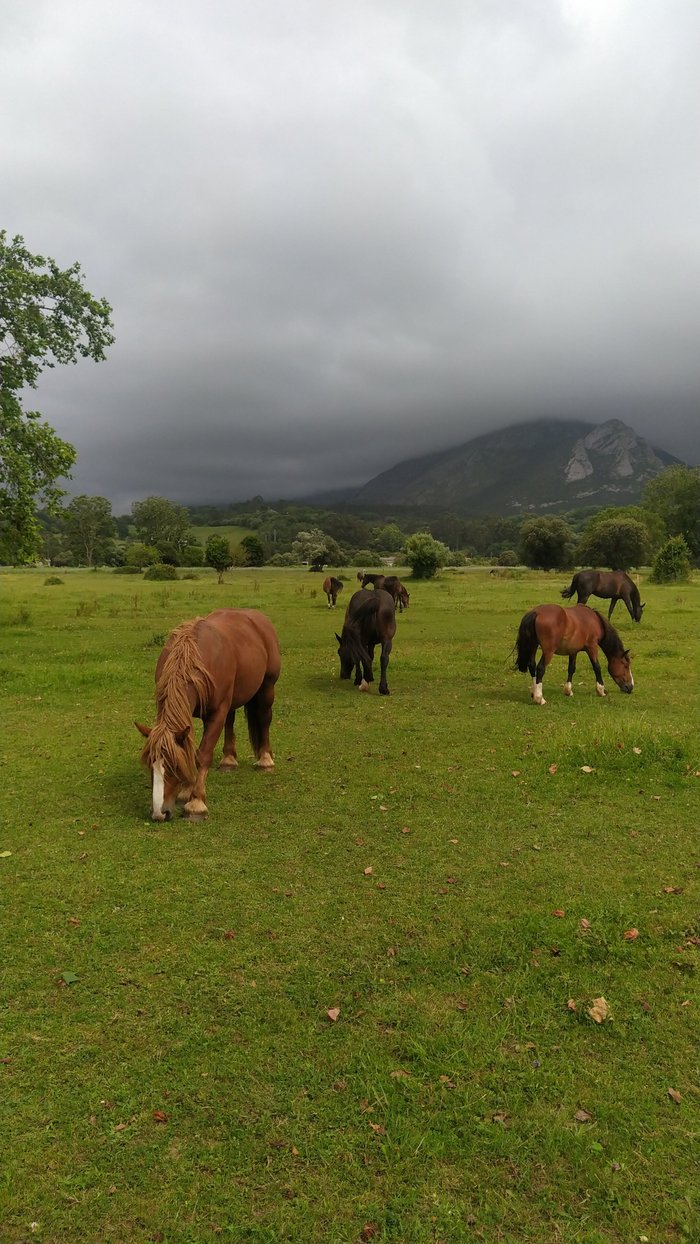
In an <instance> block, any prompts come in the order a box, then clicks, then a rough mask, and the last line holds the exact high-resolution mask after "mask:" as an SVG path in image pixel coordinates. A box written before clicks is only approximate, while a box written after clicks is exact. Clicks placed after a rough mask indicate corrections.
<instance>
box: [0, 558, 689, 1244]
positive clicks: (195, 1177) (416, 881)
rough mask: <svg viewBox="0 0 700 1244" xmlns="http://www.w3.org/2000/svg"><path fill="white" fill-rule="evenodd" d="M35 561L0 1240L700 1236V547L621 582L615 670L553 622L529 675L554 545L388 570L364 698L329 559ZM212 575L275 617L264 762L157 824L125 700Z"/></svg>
mask: <svg viewBox="0 0 700 1244" xmlns="http://www.w3.org/2000/svg"><path fill="white" fill-rule="evenodd" d="M345 573H346V574H347V575H348V577H350V576H351V574H352V572H345ZM45 577H46V572H17V573H6V574H3V575H2V576H0V621H1V623H2V635H3V641H4V643H3V654H2V657H1V658H0V667H1V669H0V673H1V676H2V691H3V700H2V702H3V706H4V721H3V733H2V763H3V766H4V787H5V794H4V800H3V819H2V829H1V830H0V886H1V887H2V920H3V951H2V964H1V969H0V970H1V974H2V999H3V1003H2V1012H1V1013H0V1014H1V1016H2V1018H1V1021H0V1084H1V1087H0V1120H1V1127H0V1144H1V1147H2V1161H0V1239H1V1240H2V1241H3V1244H5V1242H8V1241H9V1242H11V1244H18V1242H22V1244H24V1242H25V1241H30V1240H40V1241H43V1242H44V1244H58V1242H59V1241H60V1242H61V1244H65V1242H72V1241H95V1242H97V1241H108V1242H109V1244H121V1242H125V1241H126V1242H131V1241H166V1242H171V1241H172V1242H173V1244H174V1242H180V1241H189V1242H192V1244H200V1241H201V1242H207V1241H215V1240H219V1239H223V1240H232V1241H249V1242H255V1244H263V1242H264V1244H277V1242H278V1241H294V1242H302V1244H307V1242H309V1244H311V1242H312V1244H317V1242H318V1244H354V1242H355V1241H358V1240H369V1239H374V1240H375V1241H391V1242H392V1244H440V1242H442V1244H453V1242H459V1241H487V1242H488V1244H491V1242H495V1241H502V1242H504V1244H511V1242H515V1241H518V1242H520V1241H527V1242H528V1244H552V1242H553V1241H554V1242H556V1241H562V1242H563V1244H608V1242H610V1241H620V1242H622V1244H634V1242H637V1241H644V1240H648V1241H649V1242H650V1244H660V1242H661V1241H670V1242H674V1244H675V1242H676V1241H687V1242H691V1244H696V1242H697V1241H698V1240H700V1189H699V1182H700V1181H698V1153H699V1152H700V1145H699V1140H700V1072H699V1067H698V1062H699V1059H698V1027H699V1020H700V1016H699V1010H700V998H699V995H698V955H699V949H698V945H699V940H700V885H699V882H700V845H699V843H698V822H699V812H700V777H699V776H698V773H699V772H700V734H699V732H698V728H697V727H698V714H697V710H698V680H697V669H698V655H699V653H698V639H697V637H698V628H699V625H700V585H699V584H697V583H695V584H693V585H691V586H686V587H682V588H666V589H662V588H653V587H649V586H648V585H646V584H645V585H644V586H643V589H642V599H643V600H646V602H647V608H646V611H645V614H644V621H643V622H642V624H641V625H640V626H636V627H633V624H632V623H631V621H630V620H629V618H628V616H627V614H626V612H625V611H624V609H623V608H622V607H618V610H617V613H616V615H615V621H616V622H617V624H618V626H619V629H620V631H621V633H622V635H623V637H624V639H625V640H626V642H627V643H628V644H629V645H630V646H631V647H632V650H633V656H634V659H633V670H634V675H635V682H636V688H635V692H634V695H632V696H623V695H621V694H620V693H619V692H618V691H617V689H616V688H615V687H614V685H613V684H612V683H611V682H610V680H609V679H608V680H607V682H608V689H609V694H608V697H607V699H605V700H601V699H598V698H597V697H596V696H595V693H594V680H593V676H592V673H591V671H590V668H589V667H588V662H587V661H586V659H585V658H583V660H580V662H579V670H578V674H577V678H576V681H575V697H574V699H573V700H567V699H565V698H564V696H563V695H562V693H561V686H562V683H563V681H564V676H565V671H566V664H565V661H564V660H563V659H555V662H554V667H553V672H550V674H549V676H548V678H547V679H546V681H545V695H546V697H547V700H548V703H547V705H546V707H545V708H537V707H535V706H534V705H532V703H531V702H530V699H529V695H528V679H527V677H526V676H523V675H518V674H514V673H513V672H512V671H511V669H510V662H509V652H510V650H511V647H512V644H513V641H514V637H515V632H516V629H517V625H518V622H519V620H520V617H521V615H522V613H523V612H524V611H525V610H526V609H527V608H528V607H530V606H531V605H533V604H536V603H539V602H542V601H546V600H556V599H558V593H559V589H560V587H561V586H563V585H564V580H565V578H566V576H539V577H538V576H535V575H527V574H521V575H519V576H515V577H513V578H498V579H495V578H491V577H490V576H489V574H488V572H485V571H484V572H472V573H470V574H458V573H457V574H448V573H445V574H443V576H442V577H441V578H440V579H439V580H438V581H437V582H435V583H434V584H413V585H412V591H411V608H410V610H409V611H408V612H407V613H405V614H404V615H403V616H402V617H400V618H399V622H398V634H397V638H396V641H395V645H394V652H393V655H392V660H391V664H390V667H389V686H390V688H391V692H392V694H391V696H390V697H389V698H388V699H380V697H379V696H378V695H377V693H376V684H375V686H374V688H373V690H372V693H371V694H370V695H360V694H358V693H357V692H356V691H355V689H354V688H353V687H352V686H351V685H350V684H348V683H342V684H341V683H340V682H339V680H338V677H337V674H338V670H337V664H338V663H337V656H336V645H335V641H334V639H333V630H334V628H337V629H340V627H339V623H340V621H341V619H342V612H341V610H340V609H338V610H337V611H336V613H335V614H329V612H328V610H327V608H326V605H325V598H324V597H323V595H322V593H321V591H320V577H319V576H312V575H310V574H308V573H306V572H303V571H298V570H289V571H284V570H282V571H276V572H273V571H269V570H264V571H257V572H253V571H247V570H246V571H236V572H232V573H231V574H230V575H228V576H227V580H226V582H225V583H224V584H223V585H222V586H221V587H219V586H217V584H216V581H215V576H214V575H213V573H211V572H202V574H201V577H200V579H198V580H196V581H191V580H190V581H185V582H180V583H174V584H158V583H147V582H143V581H142V580H140V579H137V580H136V581H135V580H134V579H133V578H124V577H122V578H120V577H118V576H113V575H111V574H109V573H107V572H104V573H102V572H100V573H88V572H69V573H63V572H61V577H62V578H63V579H64V580H65V582H64V583H63V584H61V585H56V586H46V585H45V583H44V580H45ZM350 589H351V583H350V582H348V583H347V585H346V589H345V597H346V598H347V596H349V594H350ZM342 600H343V597H341V601H342ZM343 603H344V602H343ZM220 605H245V606H254V607H257V608H260V609H262V610H264V611H265V612H266V613H268V614H269V615H270V617H271V618H272V619H273V620H274V622H275V624H276V626H277V629H278V634H279V636H280V640H281V644H282V651H283V662H284V664H283V674H282V679H281V681H280V684H279V688H278V697H277V703H276V709H275V716H274V720H273V726H272V743H273V748H274V749H275V753H276V762H277V765H276V770H275V772H274V773H273V774H270V775H266V774H261V773H258V772H256V771H254V770H253V769H252V767H251V764H250V752H249V749H248V744H247V739H245V738H241V739H240V745H239V757H240V759H241V761H242V764H241V768H240V769H239V771H238V772H237V773H236V774H235V775H233V776H230V775H224V774H219V773H217V772H216V771H214V772H213V773H212V775H211V777H210V781H209V788H208V796H209V798H208V802H209V807H210V817H209V820H208V821H207V822H206V823H204V824H197V825H191V824H189V823H187V822H185V821H183V820H178V821H175V822H173V823H172V824H166V825H155V824H152V823H151V822H150V821H149V819H148V813H149V809H150V790H149V782H148V778H147V776H146V774H145V773H144V772H143V770H141V769H140V767H139V763H138V756H139V750H140V740H139V737H138V735H137V733H136V730H135V729H134V726H133V721H134V718H136V719H138V720H142V721H147V722H150V721H152V720H153V707H152V705H153V671H154V667H155V662H156V658H157V655H158V652H159V649H160V646H161V644H162V641H163V639H164V637H165V636H166V634H167V633H168V631H169V630H170V629H171V628H172V627H173V626H174V625H175V624H176V623H178V622H180V621H181V620H183V619H184V618H187V617H191V616H193V615H195V614H198V613H206V612H207V611H208V610H210V609H211V608H214V607H217V606H220ZM604 668H605V667H604ZM370 870H371V871H370ZM631 930H637V934H638V935H637V936H636V937H635V936H632V935H631V933H630V931H631ZM626 934H628V936H627V937H626V936H625V935H626ZM601 997H603V998H605V1000H606V1002H607V1006H608V1008H609V1018H608V1019H607V1020H605V1021H604V1022H602V1023H596V1022H595V1021H594V1019H593V1018H591V1017H590V1016H589V1014H588V1012H589V1009H590V1008H591V1006H592V1003H593V1001H594V1000H595V999H598V998H601ZM335 1009H338V1015H337V1018H335V1019H332V1018H329V1016H328V1012H329V1011H332V1012H333V1013H334V1012H335ZM669 1090H672V1093H671V1094H669Z"/></svg>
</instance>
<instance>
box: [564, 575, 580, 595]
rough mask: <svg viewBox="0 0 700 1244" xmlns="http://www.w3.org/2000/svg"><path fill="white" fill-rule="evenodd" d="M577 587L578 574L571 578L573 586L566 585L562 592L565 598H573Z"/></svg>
mask: <svg viewBox="0 0 700 1244" xmlns="http://www.w3.org/2000/svg"><path fill="white" fill-rule="evenodd" d="M577 588H578V574H575V575H574V577H573V579H572V580H571V587H565V588H564V591H563V592H562V596H563V597H564V600H571V597H572V596H573V595H574V594H575V593H576V591H577Z"/></svg>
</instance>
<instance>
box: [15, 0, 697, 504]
mask: <svg viewBox="0 0 700 1244" xmlns="http://www.w3.org/2000/svg"><path fill="white" fill-rule="evenodd" d="M0 7H3V8H4V9H5V12H4V13H3V30H4V35H3V43H2V48H1V49H0V106H1V114H0V115H2V116H3V118H4V124H3V126H2V129H1V131H0V159H1V162H2V164H1V166H2V168H3V192H2V203H3V214H2V223H3V224H4V225H5V227H6V228H8V230H9V231H10V232H21V233H23V234H24V236H25V238H26V241H27V244H28V245H29V246H30V248H32V249H35V250H39V251H42V252H44V253H49V254H52V255H54V256H55V257H56V258H57V259H58V260H59V261H60V262H62V263H66V264H67V263H70V262H72V261H73V260H74V259H78V260H79V261H80V262H81V264H82V266H83V268H84V271H85V274H86V282H87V285H88V287H89V288H90V289H91V290H92V291H93V292H94V293H96V294H99V295H102V294H104V295H106V296H107V297H108V298H109V300H110V301H111V302H112V304H113V306H114V312H115V325H116V332H117V342H116V345H115V346H114V347H113V349H112V351H111V352H110V356H109V360H108V362H106V363H105V364H102V365H100V366H99V367H98V366H94V365H92V364H81V365H80V367H78V368H70V369H57V370H56V371H54V372H51V373H49V374H48V375H47V376H46V378H45V379H44V380H43V381H42V385H41V389H40V392H39V394H38V397H37V405H38V406H39V407H40V409H41V410H42V411H43V412H44V413H45V415H46V416H47V417H48V418H49V419H50V420H51V422H52V423H53V424H54V425H55V426H56V427H57V428H58V429H59V430H60V432H61V434H62V435H64V436H66V437H67V438H68V439H69V440H71V441H72V442H73V443H74V444H76V446H77V447H78V449H79V452H80V459H79V463H78V467H77V469H76V472H75V475H74V481H73V487H74V488H75V489H77V490H84V491H95V492H103V493H105V494H107V495H109V496H110V497H112V498H113V500H114V501H115V503H116V504H117V505H118V506H119V507H120V508H121V507H124V506H126V505H128V504H129V503H130V501H131V500H132V499H133V498H135V497H138V496H142V495H144V494H145V493H148V492H152V491H155V492H161V493H165V494H167V495H168V496H171V497H172V498H174V499H179V500H206V499H208V498H211V499H229V498H233V497H244V496H249V495H251V494H253V493H256V492H262V493H263V494H264V495H266V496H268V497H276V496H281V495H293V494H295V493H296V494H299V493H302V492H305V491H313V490H314V489H316V488H319V487H334V486H339V485H342V484H346V483H350V482H358V483H359V482H362V481H363V480H365V479H366V478H368V477H369V476H370V475H372V474H374V473H376V472H377V471H378V470H380V469H383V468H385V467H386V466H389V465H391V464H392V463H393V462H395V461H397V460H398V459H400V458H403V457H406V456H409V455H412V454H415V453H420V452H423V451H428V450H430V449H432V448H441V447H443V446H446V445H449V444H450V443H455V442H459V441H461V440H466V439H467V438H468V437H470V436H472V435H476V434H478V433H479V432H482V431H485V430H487V429H488V428H490V427H496V426H500V425H502V424H503V423H506V422H516V421H518V420H521V419H525V418H531V417H533V416H535V415H538V414H547V415H552V414H553V415H559V416H561V417H569V418H572V417H577V418H579V417H588V418H591V419H603V418H608V417H611V416H618V417H621V418H625V419H627V420H628V421H629V422H631V423H632V424H633V426H635V427H636V428H637V429H638V430H639V431H640V432H642V433H643V434H645V435H647V436H648V437H649V438H650V439H651V440H652V441H655V442H656V443H658V444H661V445H662V446H663V447H665V448H668V449H670V450H671V451H673V452H676V453H679V454H680V455H681V456H685V457H688V458H691V459H697V458H698V457H699V456H700V452H699V450H698V433H697V417H696V410H697V395H698V387H699V386H698V380H699V375H698V373H699V365H698V351H697V347H696V342H695V332H696V325H697V322H698V288H699V285H698V274H697V267H698V241H697V229H696V218H697V213H698V161H697V157H696V152H695V151H694V150H693V144H694V132H695V127H694V125H693V124H692V117H693V115H694V110H695V98H694V97H695V89H696V88H695V79H696V75H695V63H694V61H695V48H696V47H697V46H698V35H699V34H700V10H698V7H697V5H696V3H695V0H676V2H675V3H674V4H673V6H672V9H671V10H670V11H669V8H668V5H667V4H666V3H664V2H663V0H648V2H647V3H645V4H643V5H639V4H638V3H633V0H560V2H554V0H552V2H551V3H547V2H545V0H519V2H518V3H517V4H516V3H513V2H512V0H508V2H506V0H491V2H490V3H488V4H484V3H481V2H479V3H477V2H476V0H474V2H473V3H465V2H464V0H460V2H459V3H458V2H456V0H455V2H454V3H451V2H449V0H447V2H444V3H441V4H440V5H433V4H429V3H428V2H427V0H424V2H422V3H420V4H419V3H406V2H405V0H401V2H399V0H384V2H381V0H379V2H377V0H372V2H371V3H370V0H366V2H365V3H357V2H353V4H352V5H350V4H347V5H332V4H330V5H329V4H325V3H322V0H314V2H310V0H307V2H306V3H304V2H302V0H274V2H272V0H270V2H268V3H266V4H262V5H260V4H258V5H250V4H247V3H243V2H242V0H234V2H233V3H230V2H227V3H224V0H222V2H221V3H198V4H197V5H195V4H194V3H167V4H166V3H165V2H164V0H163V2H162V3H161V2H154V3H151V4H147V5H143V4H135V3H120V4H119V5H116V4H107V3H97V4H95V3H93V2H92V0H89V2H87V0H85V2H83V3H81V2H79V0H78V2H76V0H53V2H52V3H50V4H49V3H46V4H39V3H31V0H30V2H29V3H27V4H26V5H23V6H17V5H15V6H11V5H10V4H9V3H5V4H4V5H2V6H0Z"/></svg>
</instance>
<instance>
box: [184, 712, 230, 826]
mask: <svg viewBox="0 0 700 1244" xmlns="http://www.w3.org/2000/svg"><path fill="white" fill-rule="evenodd" d="M225 717H226V707H225V706H223V707H222V708H219V709H217V710H216V712H215V713H213V714H212V716H211V717H208V718H207V719H206V721H205V723H204V734H203V735H202V741H201V743H200V745H199V747H198V749H197V777H196V778H195V783H194V786H193V787H192V796H191V798H190V799H188V800H187V803H186V804H185V806H184V808H183V812H184V814H185V816H186V817H187V818H188V820H190V821H203V820H204V818H205V817H206V816H207V815H208V813H209V809H208V807H207V774H208V772H209V770H210V768H211V762H212V759H213V756H214V748H215V747H216V744H217V743H218V741H219V735H220V734H221V731H222V730H223V727H224V720H225Z"/></svg>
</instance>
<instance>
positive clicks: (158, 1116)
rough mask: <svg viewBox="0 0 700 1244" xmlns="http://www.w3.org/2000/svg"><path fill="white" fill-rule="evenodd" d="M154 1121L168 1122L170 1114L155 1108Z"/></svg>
mask: <svg viewBox="0 0 700 1244" xmlns="http://www.w3.org/2000/svg"><path fill="white" fill-rule="evenodd" d="M153 1122H154V1123H167V1122H168V1115H167V1114H166V1113H165V1111H164V1110H154V1111H153Z"/></svg>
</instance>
